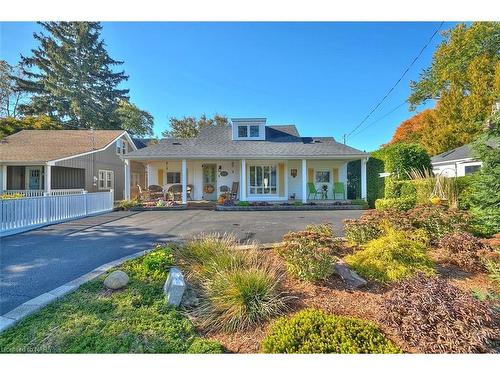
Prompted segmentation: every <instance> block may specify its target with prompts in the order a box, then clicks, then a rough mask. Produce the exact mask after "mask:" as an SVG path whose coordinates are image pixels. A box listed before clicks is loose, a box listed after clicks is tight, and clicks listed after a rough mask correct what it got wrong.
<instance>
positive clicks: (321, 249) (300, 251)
mask: <svg viewBox="0 0 500 375" xmlns="http://www.w3.org/2000/svg"><path fill="white" fill-rule="evenodd" d="M339 248H340V241H339V240H338V239H336V238H335V237H334V234H333V229H332V227H331V226H330V225H328V224H323V225H309V226H307V227H306V229H305V230H304V231H300V232H290V233H287V234H286V235H285V236H284V237H283V243H282V244H281V245H279V246H278V247H277V248H276V252H277V253H278V255H279V256H281V257H282V258H283V259H284V261H285V266H286V269H287V271H288V272H289V273H290V274H292V275H293V276H295V277H297V278H299V279H301V280H307V281H318V280H324V279H326V278H327V277H328V276H330V275H331V274H332V272H333V265H334V264H335V261H336V257H335V254H336V253H337V252H338V250H339Z"/></svg>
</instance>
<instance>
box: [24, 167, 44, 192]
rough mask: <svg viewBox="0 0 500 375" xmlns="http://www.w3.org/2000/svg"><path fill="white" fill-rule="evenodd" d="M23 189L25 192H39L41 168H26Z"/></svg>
mask: <svg viewBox="0 0 500 375" xmlns="http://www.w3.org/2000/svg"><path fill="white" fill-rule="evenodd" d="M25 188H26V189H27V190H41V189H42V188H43V187H42V167H26V181H25Z"/></svg>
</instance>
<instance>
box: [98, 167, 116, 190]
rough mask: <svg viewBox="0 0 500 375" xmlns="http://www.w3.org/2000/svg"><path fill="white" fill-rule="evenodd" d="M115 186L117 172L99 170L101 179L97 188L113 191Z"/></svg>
mask: <svg viewBox="0 0 500 375" xmlns="http://www.w3.org/2000/svg"><path fill="white" fill-rule="evenodd" d="M114 185H115V172H113V171H105V170H99V179H98V182H97V186H98V188H99V190H108V189H113V186H114Z"/></svg>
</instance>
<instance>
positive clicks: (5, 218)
mask: <svg viewBox="0 0 500 375" xmlns="http://www.w3.org/2000/svg"><path fill="white" fill-rule="evenodd" d="M111 210H113V191H105V192H99V193H82V194H69V195H52V196H42V197H30V198H20V199H0V219H1V222H0V237H2V236H6V235H10V234H14V233H19V232H24V231H26V230H30V229H33V228H36V227H41V226H44V225H48V224H54V223H59V222H63V221H67V220H71V219H76V218H79V217H84V216H88V215H92V214H97V213H102V212H108V211H111Z"/></svg>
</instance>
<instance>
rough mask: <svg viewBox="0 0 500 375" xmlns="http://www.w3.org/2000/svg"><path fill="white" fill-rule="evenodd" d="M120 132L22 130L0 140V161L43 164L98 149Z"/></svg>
mask: <svg viewBox="0 0 500 375" xmlns="http://www.w3.org/2000/svg"><path fill="white" fill-rule="evenodd" d="M123 134H126V132H125V131H123V130H94V131H93V132H92V131H91V130H22V131H20V132H18V133H15V134H12V135H10V136H8V137H5V138H4V139H3V140H2V141H0V162H12V163H24V162H28V163H45V162H48V161H53V160H57V159H62V158H67V157H72V156H78V155H80V154H85V153H89V152H94V151H98V150H101V149H103V148H105V147H106V146H108V145H109V144H110V143H111V142H113V141H114V140H116V139H117V138H118V137H120V136H122V135H123Z"/></svg>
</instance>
